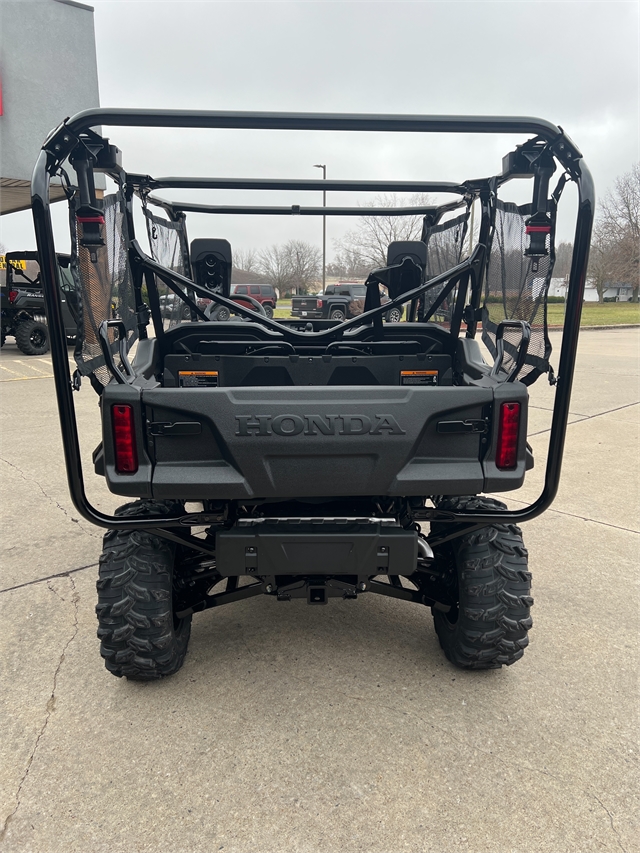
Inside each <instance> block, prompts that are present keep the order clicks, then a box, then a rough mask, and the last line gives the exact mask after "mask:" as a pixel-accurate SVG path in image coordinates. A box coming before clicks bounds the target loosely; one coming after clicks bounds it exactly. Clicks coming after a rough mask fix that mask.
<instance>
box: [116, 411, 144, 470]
mask: <svg viewBox="0 0 640 853" xmlns="http://www.w3.org/2000/svg"><path fill="white" fill-rule="evenodd" d="M111 420H112V422H113V445H114V448H115V454H116V471H117V472H118V474H135V473H136V471H137V470H138V451H137V449H136V430H135V423H134V420H133V407H132V406H128V405H125V404H121V403H120V404H118V405H116V406H112V407H111Z"/></svg>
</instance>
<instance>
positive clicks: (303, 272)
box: [257, 240, 322, 294]
mask: <svg viewBox="0 0 640 853" xmlns="http://www.w3.org/2000/svg"><path fill="white" fill-rule="evenodd" d="M257 269H258V271H259V272H260V273H262V275H263V276H264V277H265V278H266V279H267V281H268V282H269V283H270V284H272V285H273V286H274V287H275V288H277V289H278V291H279V292H280V293H281V294H284V293H285V292H287V291H294V292H295V293H307V292H308V290H309V289H310V287H311V286H312V285H313V284H316V283H317V282H318V280H319V279H320V278H321V276H322V252H321V251H320V250H319V249H318V248H317V247H316V246H313V245H311V244H310V243H305V242H304V241H303V240H289V242H288V243H284V245H274V246H269V248H268V249H263V250H262V252H260V254H259V257H258V266H257Z"/></svg>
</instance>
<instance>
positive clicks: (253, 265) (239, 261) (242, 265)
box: [233, 248, 260, 272]
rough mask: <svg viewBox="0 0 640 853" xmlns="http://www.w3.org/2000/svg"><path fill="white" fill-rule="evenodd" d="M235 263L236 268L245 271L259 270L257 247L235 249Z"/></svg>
mask: <svg viewBox="0 0 640 853" xmlns="http://www.w3.org/2000/svg"><path fill="white" fill-rule="evenodd" d="M233 265H234V267H235V268H236V269H239V270H244V271H245V272H258V271H259V266H260V263H259V256H258V250H257V249H252V248H249V249H234V252H233Z"/></svg>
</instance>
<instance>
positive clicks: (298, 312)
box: [291, 308, 324, 320]
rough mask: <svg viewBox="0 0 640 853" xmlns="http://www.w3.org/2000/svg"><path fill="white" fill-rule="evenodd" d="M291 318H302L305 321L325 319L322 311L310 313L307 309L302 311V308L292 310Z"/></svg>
mask: <svg viewBox="0 0 640 853" xmlns="http://www.w3.org/2000/svg"><path fill="white" fill-rule="evenodd" d="M291 316H292V317H302V318H304V319H305V320H306V319H309V320H322V318H323V317H324V315H323V313H322V311H317V310H316V311H310V310H309V311H308V310H306V309H305V310H302V309H300V308H292V309H291Z"/></svg>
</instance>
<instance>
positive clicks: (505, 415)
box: [496, 403, 520, 471]
mask: <svg viewBox="0 0 640 853" xmlns="http://www.w3.org/2000/svg"><path fill="white" fill-rule="evenodd" d="M519 431H520V403H503V404H502V405H501V406H500V421H499V423H498V449H497V450H496V466H497V467H498V468H499V469H500V470H501V471H509V470H510V469H513V468H515V467H516V465H517V462H518V433H519Z"/></svg>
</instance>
